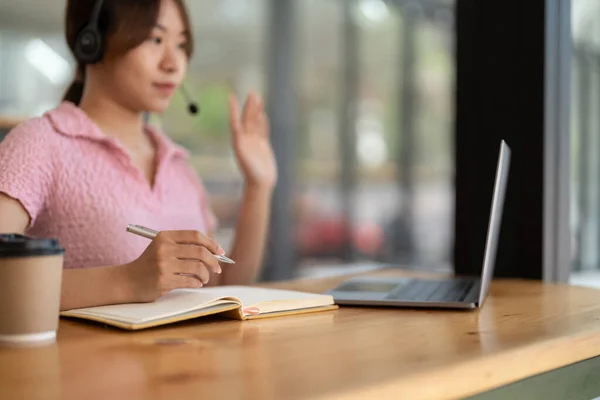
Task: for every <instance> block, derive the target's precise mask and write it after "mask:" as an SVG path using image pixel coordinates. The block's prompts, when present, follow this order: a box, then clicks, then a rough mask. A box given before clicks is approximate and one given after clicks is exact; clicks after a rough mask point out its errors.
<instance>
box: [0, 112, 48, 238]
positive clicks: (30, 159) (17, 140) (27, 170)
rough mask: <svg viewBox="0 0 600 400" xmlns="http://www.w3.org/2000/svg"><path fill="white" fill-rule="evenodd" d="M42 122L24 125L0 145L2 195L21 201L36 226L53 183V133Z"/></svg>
mask: <svg viewBox="0 0 600 400" xmlns="http://www.w3.org/2000/svg"><path fill="white" fill-rule="evenodd" d="M49 129H50V128H49V127H48V125H47V123H44V122H43V121H41V119H34V120H30V121H27V122H24V123H22V124H20V125H18V126H17V127H15V128H14V129H13V130H11V131H10V132H9V133H8V135H6V137H5V138H4V140H2V141H0V192H1V193H4V194H5V195H8V196H9V197H12V198H14V199H16V200H18V201H19V202H20V203H21V204H22V205H23V207H24V208H25V210H26V211H27V213H28V214H29V217H30V223H29V226H31V225H33V224H34V223H35V220H36V219H37V217H38V215H39V213H40V211H41V210H43V208H44V206H45V204H46V201H47V198H48V193H49V188H50V186H51V181H52V172H53V163H52V155H53V151H52V149H51V146H50V145H51V143H50V142H51V137H52V136H53V135H52V132H48V130H49Z"/></svg>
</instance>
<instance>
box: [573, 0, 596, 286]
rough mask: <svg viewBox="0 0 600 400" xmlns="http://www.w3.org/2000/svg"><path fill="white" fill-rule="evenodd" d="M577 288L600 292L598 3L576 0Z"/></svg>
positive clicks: (574, 81) (574, 144)
mask: <svg viewBox="0 0 600 400" xmlns="http://www.w3.org/2000/svg"><path fill="white" fill-rule="evenodd" d="M571 24H572V32H573V60H572V77H571V88H572V99H571V110H572V115H571V117H572V118H571V149H572V164H571V171H572V198H573V200H574V201H572V207H571V208H572V215H571V227H572V231H573V249H572V254H573V274H572V276H571V281H572V282H574V283H579V284H585V285H593V286H600V162H599V161H600V114H599V113H598V110H599V109H600V2H598V1H596V0H572V18H571Z"/></svg>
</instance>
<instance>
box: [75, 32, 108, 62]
mask: <svg viewBox="0 0 600 400" xmlns="http://www.w3.org/2000/svg"><path fill="white" fill-rule="evenodd" d="M74 53H75V56H76V58H77V61H79V62H80V63H82V64H94V63H97V62H98V61H100V60H101V59H102V55H103V54H102V53H103V43H102V35H100V32H98V30H97V29H95V28H91V27H89V26H86V27H85V28H83V29H82V30H81V32H79V34H78V35H77V40H76V41H75V51H74Z"/></svg>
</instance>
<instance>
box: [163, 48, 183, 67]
mask: <svg viewBox="0 0 600 400" xmlns="http://www.w3.org/2000/svg"><path fill="white" fill-rule="evenodd" d="M161 68H162V69H163V70H165V71H166V72H177V70H178V69H179V62H178V59H177V56H176V52H175V51H173V50H172V49H169V48H166V49H165V52H164V53H163V58H162V60H161Z"/></svg>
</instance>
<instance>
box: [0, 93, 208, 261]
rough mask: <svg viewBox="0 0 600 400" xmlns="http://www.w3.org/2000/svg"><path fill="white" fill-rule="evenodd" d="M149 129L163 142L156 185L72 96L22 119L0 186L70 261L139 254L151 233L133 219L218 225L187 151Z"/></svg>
mask: <svg viewBox="0 0 600 400" xmlns="http://www.w3.org/2000/svg"><path fill="white" fill-rule="evenodd" d="M146 132H147V134H148V135H149V136H150V138H151V139H152V140H153V141H154V143H155V146H156V149H157V157H156V162H157V168H156V175H155V182H154V186H153V187H150V185H149V183H148V181H147V180H146V179H145V177H144V175H143V173H142V171H141V170H140V169H139V168H137V167H135V165H134V164H133V162H132V160H131V158H130V157H129V155H128V154H127V152H126V150H125V148H124V147H123V146H122V145H121V144H120V142H119V141H118V140H117V139H115V138H111V137H108V136H106V135H105V134H104V133H103V132H102V131H101V130H100V128H99V127H98V126H97V125H96V124H95V123H94V122H93V121H92V120H91V119H90V118H88V117H87V115H86V114H85V113H84V112H83V110H81V109H80V108H78V107H76V106H75V105H74V104H72V103H69V102H63V103H61V104H60V106H59V107H57V108H56V109H54V110H51V111H49V112H47V113H46V114H44V115H43V116H42V117H39V118H34V119H31V120H29V121H27V122H24V123H22V124H20V125H19V126H17V127H16V128H15V129H13V130H12V131H11V132H10V133H9V134H8V135H7V136H6V138H5V139H4V140H3V141H2V142H0V192H3V193H5V194H7V195H8V196H10V197H13V198H15V199H17V200H19V201H20V202H21V204H22V205H23V207H24V208H25V210H27V212H28V213H29V216H30V218H31V223H30V225H29V226H28V227H27V230H26V234H28V235H31V236H35V237H52V238H57V239H58V240H59V241H60V242H61V244H62V245H63V246H64V247H65V264H64V265H65V268H85V267H94V266H103V265H119V264H124V263H127V262H130V261H133V260H135V259H136V258H137V257H139V256H140V254H142V252H143V251H144V249H145V248H146V247H147V246H148V244H149V240H148V239H145V238H142V237H138V236H136V235H133V234H131V233H128V232H126V230H125V228H126V227H127V224H138V225H145V226H148V227H150V228H153V229H156V230H170V229H195V230H199V231H201V232H203V233H207V232H209V231H212V230H213V229H215V227H216V223H217V221H216V219H215V217H214V214H213V213H212V211H211V209H210V206H209V202H208V199H207V196H206V193H205V191H204V188H203V185H202V183H201V181H200V179H199V177H198V176H197V174H196V173H195V171H194V170H193V169H192V168H191V166H190V164H189V162H188V153H187V152H186V151H185V150H184V149H183V148H181V147H179V146H177V145H176V144H174V143H173V142H172V141H171V140H170V139H169V138H167V137H166V136H165V135H164V134H162V133H161V132H158V131H157V130H155V129H153V128H151V127H147V128H146Z"/></svg>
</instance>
